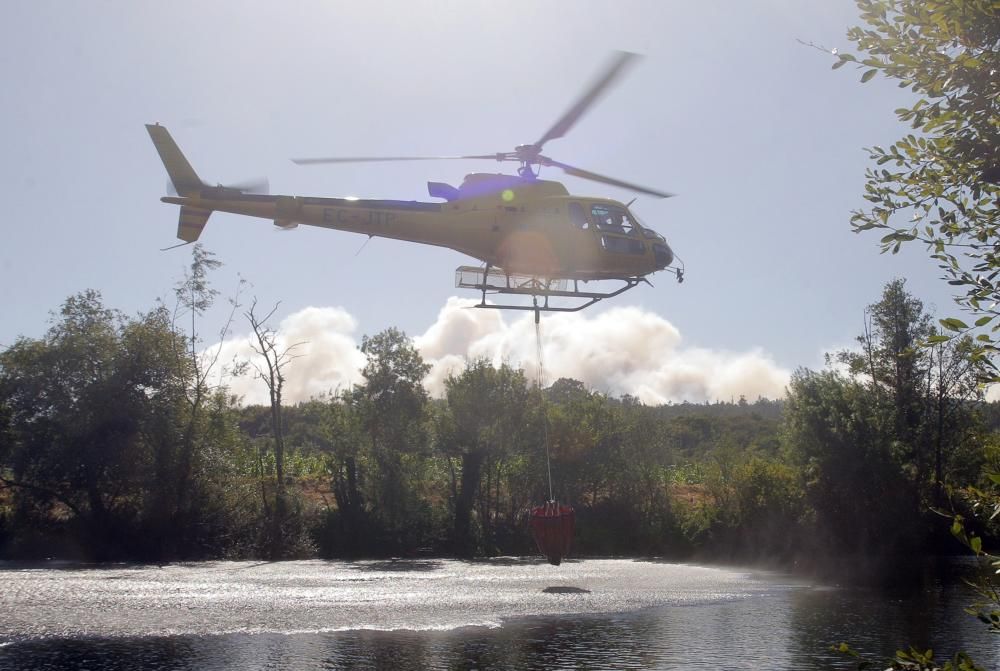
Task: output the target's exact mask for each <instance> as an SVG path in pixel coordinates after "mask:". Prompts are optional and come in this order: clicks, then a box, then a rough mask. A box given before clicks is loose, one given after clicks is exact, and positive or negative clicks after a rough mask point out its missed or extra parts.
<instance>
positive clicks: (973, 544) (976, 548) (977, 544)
mask: <svg viewBox="0 0 1000 671" xmlns="http://www.w3.org/2000/svg"><path fill="white" fill-rule="evenodd" d="M969 547H970V548H972V551H973V552H974V553H975V554H977V555H978V554H981V553H982V551H983V539H982V538H980V537H979V536H973V537H972V538H971V539H969Z"/></svg>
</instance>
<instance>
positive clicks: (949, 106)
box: [834, 0, 1000, 381]
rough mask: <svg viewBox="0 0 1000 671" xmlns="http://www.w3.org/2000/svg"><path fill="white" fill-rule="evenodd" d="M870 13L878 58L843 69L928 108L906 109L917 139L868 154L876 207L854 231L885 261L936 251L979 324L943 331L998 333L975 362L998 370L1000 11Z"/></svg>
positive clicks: (922, 0) (979, 349)
mask: <svg viewBox="0 0 1000 671" xmlns="http://www.w3.org/2000/svg"><path fill="white" fill-rule="evenodd" d="M858 7H859V8H860V9H861V17H862V19H863V20H864V21H865V22H866V23H867V26H866V27H855V28H852V29H851V30H850V31H849V32H848V38H849V39H850V40H851V41H852V42H854V43H855V44H856V45H857V47H858V49H859V50H860V51H861V52H865V53H866V54H867V56H866V57H861V58H859V57H856V56H854V55H852V54H847V53H844V54H840V56H839V58H838V60H837V62H836V63H834V67H835V68H837V67H840V66H843V65H845V64H847V63H853V64H855V65H856V66H857V67H859V68H861V69H864V70H865V72H864V74H863V75H862V77H861V81H862V82H866V81H869V80H870V79H872V78H873V77H874V76H875V75H876V74H878V73H882V74H883V75H884V76H886V77H888V78H890V79H894V80H897V81H898V82H899V85H900V87H902V88H908V89H910V90H911V91H913V93H915V94H916V95H917V100H916V102H915V103H914V104H913V105H911V106H909V107H903V108H900V109H897V110H896V115H897V117H898V118H899V119H900V120H901V121H903V122H907V123H909V124H910V126H911V127H912V129H913V131H914V132H913V133H911V134H908V135H906V136H905V137H903V138H901V139H899V140H898V141H896V142H895V143H894V144H892V145H891V146H890V147H889V148H888V149H884V148H883V147H880V146H875V147H872V148H870V149H869V150H868V152H869V155H870V157H871V159H872V160H873V161H875V164H876V167H873V168H869V169H868V170H867V171H866V179H867V183H866V184H865V196H864V197H865V199H866V200H868V201H869V203H870V205H868V206H867V208H866V209H860V210H857V211H855V212H854V213H853V216H852V218H851V222H852V226H853V228H854V230H855V231H856V232H860V231H866V230H873V229H877V230H881V231H882V232H884V233H885V235H884V236H883V237H882V240H881V245H882V251H883V252H885V251H891V252H892V253H896V252H897V251H899V249H900V246H901V245H902V244H904V243H907V242H911V241H921V242H924V243H926V244H927V246H928V250H929V253H930V255H931V257H932V258H934V259H936V260H937V261H938V263H939V266H940V268H941V269H942V270H943V271H944V273H945V276H946V277H947V278H948V280H949V283H950V284H952V285H953V286H955V287H956V289H957V290H958V291H960V292H964V293H960V294H958V295H956V301H957V302H958V304H959V305H960V306H962V307H963V308H964V309H966V310H967V311H968V312H970V313H971V314H972V315H973V316H974V317H975V318H976V319H975V321H974V322H973V324H972V325H971V326H970V325H968V324H966V323H965V322H964V321H962V320H960V319H957V318H954V317H952V318H947V319H942V320H941V325H942V326H943V327H944V328H945V329H946V330H947V331H949V332H952V333H959V332H965V331H969V330H972V329H977V328H978V329H985V328H986V327H987V326H989V327H990V328H989V330H988V331H986V332H981V333H979V334H978V335H977V336H976V346H975V349H973V351H972V354H973V355H974V356H976V357H978V358H980V359H984V360H987V361H988V362H989V359H990V357H992V355H993V354H995V353H996V352H998V351H1000V350H998V336H997V335H996V334H997V332H998V329H1000V320H997V319H996V317H997V315H998V314H1000V282H998V281H997V277H998V275H1000V220H998V214H997V213H998V209H1000V122H998V121H997V120H998V119H1000V74H998V73H1000V11H998V10H997V7H996V2H995V0H858ZM882 166H886V167H882ZM889 166H891V168H892V169H890V168H889ZM943 338H944V336H943V335H942V334H937V340H941V339H943ZM988 365H989V366H990V372H989V377H990V378H991V379H992V380H994V381H997V380H1000V370H998V368H997V367H996V365H995V364H994V363H992V362H989V363H988Z"/></svg>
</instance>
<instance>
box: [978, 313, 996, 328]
mask: <svg viewBox="0 0 1000 671" xmlns="http://www.w3.org/2000/svg"><path fill="white" fill-rule="evenodd" d="M993 317H994V315H986V316H985V317H980V318H979V319H977V320H976V326H986V325H987V324H989V323H990V322H991V321H993Z"/></svg>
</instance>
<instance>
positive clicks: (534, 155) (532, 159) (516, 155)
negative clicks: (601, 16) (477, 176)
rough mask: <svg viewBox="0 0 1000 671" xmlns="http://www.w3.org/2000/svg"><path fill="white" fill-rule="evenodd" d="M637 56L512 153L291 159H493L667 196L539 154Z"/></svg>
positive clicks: (608, 71)
mask: <svg viewBox="0 0 1000 671" xmlns="http://www.w3.org/2000/svg"><path fill="white" fill-rule="evenodd" d="M638 58H639V56H638V55H637V54H633V53H630V52H627V51H619V52H617V53H616V54H615V57H614V58H613V60H612V61H611V62H610V63H609V64H608V66H607V67H606V68H605V70H604V71H603V73H602V74H601V76H600V77H598V78H597V79H595V80H594V81H593V83H592V84H591V85H590V86H589V87H588V88H587V89H586V91H585V92H584V94H583V95H582V96H580V98H579V99H578V100H577V101H576V102H575V103H574V104H573V105H572V106H571V107H570V108H569V109H568V110H567V111H566V113H565V114H563V115H562V116H561V117H560V118H559V120H558V121H556V122H555V124H553V125H552V127H551V128H549V130H548V131H546V132H545V134H544V135H542V137H541V138H539V140H538V141H537V142H534V143H532V144H522V145H518V146H517V147H515V148H514V151H511V152H496V153H493V154H471V155H465V156H358V157H320V158H293V159H292V162H293V163H296V164H297V165H322V164H331V163H371V162H383V161H441V160H496V161H498V162H505V161H510V162H517V163H520V164H521V165H520V167H519V168H518V170H517V172H518V174H519V175H520V176H521V177H524V178H528V179H533V178H535V177H537V176H538V168H541V167H551V168H559V169H560V170H562V171H563V172H564V173H566V174H567V175H571V176H573V177H579V178H581V179H586V180H590V181H592V182H600V183H602V184H609V185H611V186H617V187H620V188H623V189H628V190H630V191H633V192H636V193H641V194H645V195H648V196H653V197H656V198H670V197H671V196H673V195H674V194H672V193H668V192H666V191H660V190H658V189H651V188H648V187H645V186H640V185H638V184H633V183H631V182H626V181H623V180H620V179H616V178H614V177H608V176H606V175H601V174H599V173H596V172H592V171H590V170H584V169H583V168H577V167H575V166H572V165H569V164H567V163H563V162H561V161H556V160H554V159H552V158H549V157H548V156H545V155H543V154H542V149H543V147H544V146H545V144H546V143H547V142H549V141H550V140H556V139H559V138H561V137H563V136H565V135H566V134H567V133H568V132H569V131H570V130H571V129H572V128H573V126H574V125H576V123H577V122H578V121H579V120H580V118H581V117H583V115H584V114H586V112H587V111H588V110H589V109H590V108H591V107H592V106H593V105H594V104H595V103H596V102H597V101H598V99H600V98H601V97H602V96H603V95H604V94H605V93H606V92H607V90H608V89H609V88H610V87H611V85H612V84H614V83H615V81H616V80H618V79H619V78H620V77H621V75H622V74H623V73H624V72H625V70H627V69H628V67H629V66H630V65H631V64H632V63H634V62H635V61H636V60H637V59H638Z"/></svg>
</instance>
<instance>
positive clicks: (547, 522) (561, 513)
mask: <svg viewBox="0 0 1000 671" xmlns="http://www.w3.org/2000/svg"><path fill="white" fill-rule="evenodd" d="M573 522H574V516H573V508H571V507H570V506H563V505H560V504H558V503H556V502H555V501H549V502H548V503H546V504H545V505H544V506H538V507H536V508H532V509H531V535H532V536H533V537H534V539H535V544H536V545H538V551H539V552H541V553H542V554H543V555H545V558H546V559H548V560H549V563H550V564H552V565H553V566H559V564H561V563H562V560H563V557H565V556H566V555H568V554H569V548H570V545H571V544H572V543H573Z"/></svg>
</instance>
